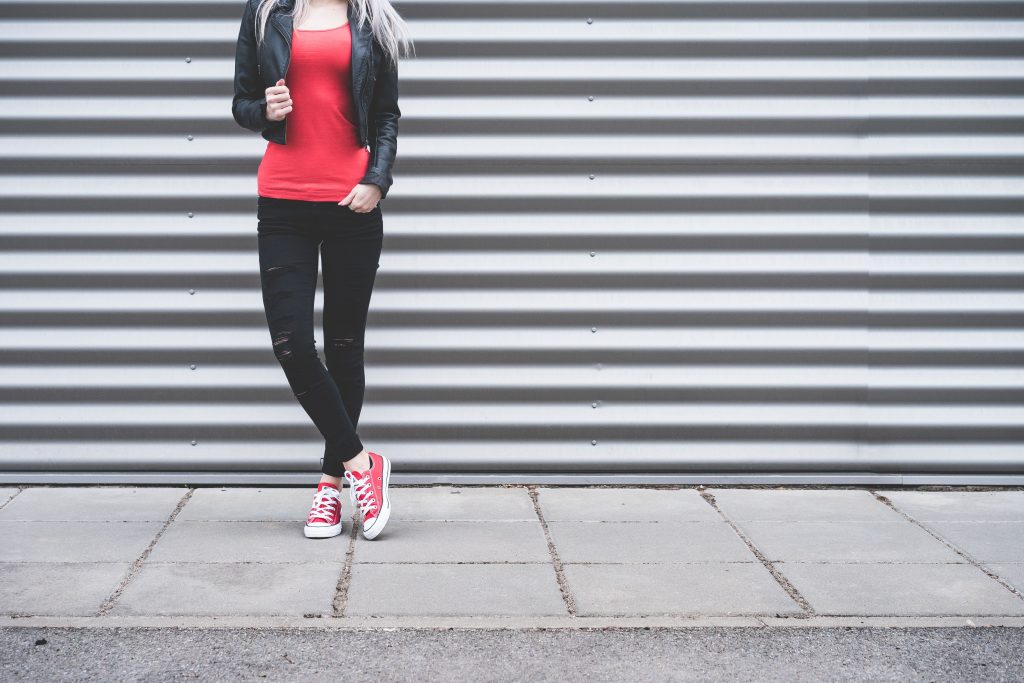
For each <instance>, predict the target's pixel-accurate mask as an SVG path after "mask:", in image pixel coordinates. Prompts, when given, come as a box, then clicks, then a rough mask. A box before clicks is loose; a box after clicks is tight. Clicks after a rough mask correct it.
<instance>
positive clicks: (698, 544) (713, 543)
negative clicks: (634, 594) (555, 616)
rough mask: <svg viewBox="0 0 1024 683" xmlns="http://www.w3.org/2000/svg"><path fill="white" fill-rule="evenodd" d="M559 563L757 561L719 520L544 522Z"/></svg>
mask: <svg viewBox="0 0 1024 683" xmlns="http://www.w3.org/2000/svg"><path fill="white" fill-rule="evenodd" d="M548 531H550V533H551V538H552V540H553V541H554V544H555V548H556V549H557V550H558V556H559V558H560V559H561V560H562V561H563V562H626V563H635V562H640V563H646V562H757V561H758V560H757V557H756V556H755V555H754V554H753V553H752V552H750V549H749V548H747V546H746V544H744V543H743V541H742V540H740V537H739V536H737V535H736V532H735V531H733V529H732V527H731V526H729V525H728V524H727V523H725V522H723V521H719V522H548Z"/></svg>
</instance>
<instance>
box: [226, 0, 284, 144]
mask: <svg viewBox="0 0 1024 683" xmlns="http://www.w3.org/2000/svg"><path fill="white" fill-rule="evenodd" d="M255 16H256V12H255V10H254V9H253V4H252V0H245V11H244V12H243V13H242V25H241V27H240V28H239V29H238V44H237V46H236V47H235V96H234V99H232V101H231V114H232V115H233V116H234V117H235V122H236V123H237V124H238V125H240V126H242V127H243V128H248V129H249V130H251V131H254V132H256V133H262V132H263V131H264V130H266V129H267V128H269V127H270V126H271V125H273V124H274V122H273V121H270V120H268V119H267V114H266V106H267V97H266V90H265V89H264V87H263V84H262V82H261V79H260V76H259V70H258V66H259V55H258V54H257V46H256V25H255Z"/></svg>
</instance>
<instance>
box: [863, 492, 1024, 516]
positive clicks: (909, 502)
mask: <svg viewBox="0 0 1024 683" xmlns="http://www.w3.org/2000/svg"><path fill="white" fill-rule="evenodd" d="M879 493H881V494H882V495H884V496H885V497H886V498H888V499H889V500H891V501H892V503H893V505H895V506H896V507H897V508H899V509H900V510H902V511H903V512H905V513H907V514H908V515H910V516H911V517H913V518H914V519H916V520H919V521H926V522H930V521H947V522H1024V491H879Z"/></svg>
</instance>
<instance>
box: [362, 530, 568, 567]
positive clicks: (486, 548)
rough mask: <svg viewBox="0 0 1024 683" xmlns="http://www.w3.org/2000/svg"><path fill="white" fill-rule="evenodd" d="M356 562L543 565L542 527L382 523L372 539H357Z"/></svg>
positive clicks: (547, 555) (545, 550)
mask: <svg viewBox="0 0 1024 683" xmlns="http://www.w3.org/2000/svg"><path fill="white" fill-rule="evenodd" d="M354 559H355V561H356V562H445V563H454V562H543V563H549V562H550V561H551V555H550V553H549V552H548V545H547V540H546V539H545V537H544V529H543V528H542V527H541V525H540V522H539V521H533V522H413V521H407V520H397V521H394V522H388V527H387V529H385V530H384V532H383V533H382V534H381V535H380V536H379V537H377V538H376V539H375V540H373V541H367V540H365V539H363V538H362V536H357V538H356V547H355V554H354Z"/></svg>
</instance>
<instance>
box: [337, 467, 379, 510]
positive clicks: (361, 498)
mask: <svg viewBox="0 0 1024 683" xmlns="http://www.w3.org/2000/svg"><path fill="white" fill-rule="evenodd" d="M345 478H346V479H348V483H349V484H350V485H351V487H352V499H353V500H354V501H355V502H356V503H358V505H359V511H360V512H361V513H362V514H363V517H365V516H366V514H367V513H368V512H372V511H373V510H376V509H377V501H376V499H375V498H374V495H373V485H372V481H371V477H370V473H367V474H365V475H364V476H363V478H362V479H357V478H356V477H355V476H354V475H353V474H352V472H351V471H348V470H346V471H345Z"/></svg>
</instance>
